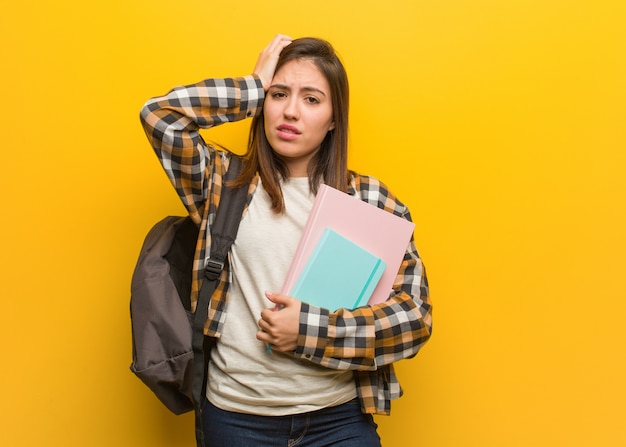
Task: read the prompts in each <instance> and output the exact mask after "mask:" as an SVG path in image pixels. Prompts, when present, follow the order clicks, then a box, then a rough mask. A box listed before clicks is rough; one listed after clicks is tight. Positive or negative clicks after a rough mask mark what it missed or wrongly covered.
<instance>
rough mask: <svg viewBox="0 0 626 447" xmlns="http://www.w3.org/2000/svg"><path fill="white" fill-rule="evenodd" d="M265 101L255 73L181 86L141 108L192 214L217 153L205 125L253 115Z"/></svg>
mask: <svg viewBox="0 0 626 447" xmlns="http://www.w3.org/2000/svg"><path fill="white" fill-rule="evenodd" d="M263 100H264V93H263V88H262V85H261V83H260V80H259V78H258V77H257V76H254V75H250V76H246V77H242V78H226V79H207V80H205V81H202V82H199V83H196V84H192V85H188V86H184V87H176V88H174V89H172V90H171V91H170V92H169V93H167V94H166V95H164V96H158V97H155V98H152V99H150V100H149V101H148V102H146V104H145V105H144V106H143V108H142V109H141V113H140V118H141V123H142V125H143V127H144V130H145V132H146V135H147V137H148V140H149V141H150V144H151V145H152V147H153V149H154V151H155V153H156V155H157V156H158V158H159V160H160V161H161V164H162V165H163V168H164V169H165V171H166V173H167V175H168V177H169V178H170V181H171V182H172V184H173V185H174V187H175V188H176V190H177V192H178V194H179V196H180V197H181V199H182V200H183V202H184V204H185V206H186V207H187V208H188V209H189V211H190V214H192V215H193V214H194V211H197V208H198V207H199V206H201V205H202V204H203V203H204V201H205V200H206V196H207V188H208V185H207V182H208V181H209V179H207V178H206V177H207V176H206V175H205V173H206V172H207V166H209V165H211V164H212V163H213V157H214V151H213V150H212V148H211V147H209V146H207V144H206V143H205V142H204V140H203V139H202V137H201V135H200V129H207V128H210V127H213V126H216V125H219V124H222V123H225V122H232V121H237V120H241V119H244V118H247V117H251V116H254V115H256V114H257V113H258V112H259V111H260V109H261V106H262V104H263Z"/></svg>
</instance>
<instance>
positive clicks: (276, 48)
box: [254, 34, 293, 91]
mask: <svg viewBox="0 0 626 447" xmlns="http://www.w3.org/2000/svg"><path fill="white" fill-rule="evenodd" d="M292 40H293V39H292V38H291V37H289V36H285V35H283V34H278V35H277V36H276V37H274V38H273V39H272V41H271V42H270V43H269V44H268V45H267V46H266V47H265V48H264V49H263V51H261V54H259V58H258V60H257V61H256V65H255V66H254V74H256V75H257V76H258V77H259V78H260V79H261V83H262V84H263V90H265V91H267V89H268V88H269V87H270V83H271V82H272V78H273V77H274V71H276V64H277V63H278V57H279V56H280V52H281V51H283V48H285V47H286V46H287V45H289V44H290V43H291V41H292Z"/></svg>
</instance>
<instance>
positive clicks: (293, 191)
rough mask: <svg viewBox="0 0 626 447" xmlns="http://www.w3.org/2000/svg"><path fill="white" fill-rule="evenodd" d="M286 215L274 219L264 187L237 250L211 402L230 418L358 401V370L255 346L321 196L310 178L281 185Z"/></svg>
mask: <svg viewBox="0 0 626 447" xmlns="http://www.w3.org/2000/svg"><path fill="white" fill-rule="evenodd" d="M281 186H282V191H283V197H284V200H285V209H286V211H285V213H283V214H275V213H274V212H273V211H272V210H271V209H270V207H271V202H270V198H269V195H268V194H267V192H266V191H265V189H264V188H263V185H262V184H261V183H259V186H258V188H257V191H256V192H255V194H254V198H253V199H252V202H251V203H250V206H249V208H248V211H247V213H246V215H245V216H244V218H243V220H242V221H241V224H240V227H239V232H238V233H237V238H236V240H235V243H234V244H233V246H232V250H231V256H230V265H231V269H232V272H233V283H232V284H231V286H230V298H229V301H228V310H227V317H226V322H225V324H224V330H223V333H222V337H221V338H220V339H219V340H218V343H217V345H216V347H215V348H214V349H213V351H212V353H211V361H210V362H209V375H208V385H207V398H208V399H209V401H211V403H213V405H215V406H217V407H219V408H222V409H224V410H228V411H235V412H240V413H251V414H258V415H286V414H297V413H303V412H307V411H313V410H317V409H320V408H325V407H329V406H334V405H339V404H342V403H344V402H347V401H349V400H351V399H353V398H355V397H356V395H357V394H356V388H355V384H354V379H353V374H352V372H351V371H337V370H332V369H328V368H324V367H321V366H318V365H315V364H313V363H311V362H308V361H305V360H300V359H296V358H294V357H293V356H292V355H291V354H288V353H286V354H285V353H280V352H278V351H272V352H271V353H270V354H266V349H267V346H266V345H265V343H263V342H260V341H259V340H257V339H256V333H257V331H258V321H259V319H260V317H261V310H263V309H265V308H268V307H273V304H272V303H271V302H270V301H269V300H268V299H267V298H266V297H265V295H264V292H265V291H266V290H269V291H273V292H280V289H281V287H282V284H283V281H284V279H285V276H286V275H287V270H288V269H289V265H290V263H291V259H292V257H293V254H294V252H295V250H296V247H297V245H298V241H299V240H300V236H301V234H302V230H303V228H304V225H305V223H306V219H307V217H308V215H309V212H310V210H311V206H312V204H313V200H314V196H313V194H311V193H310V190H309V179H308V178H304V177H303V178H292V179H289V180H288V181H287V182H284V183H283V184H282V185H281Z"/></svg>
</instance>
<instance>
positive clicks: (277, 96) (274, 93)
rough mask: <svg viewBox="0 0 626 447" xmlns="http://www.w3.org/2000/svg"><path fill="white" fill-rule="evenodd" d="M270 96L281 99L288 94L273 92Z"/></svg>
mask: <svg viewBox="0 0 626 447" xmlns="http://www.w3.org/2000/svg"><path fill="white" fill-rule="evenodd" d="M270 96H271V97H272V98H274V99H280V98H284V97H286V96H287V95H286V94H285V93H284V92H272V93H271V94H270Z"/></svg>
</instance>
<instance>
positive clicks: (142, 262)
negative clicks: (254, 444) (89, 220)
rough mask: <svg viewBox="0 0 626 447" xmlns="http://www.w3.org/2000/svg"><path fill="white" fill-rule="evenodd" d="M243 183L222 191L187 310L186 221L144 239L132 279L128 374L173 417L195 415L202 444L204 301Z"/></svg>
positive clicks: (232, 171)
mask: <svg viewBox="0 0 626 447" xmlns="http://www.w3.org/2000/svg"><path fill="white" fill-rule="evenodd" d="M230 163H231V164H230V167H229V169H228V172H227V173H226V175H225V178H224V183H226V182H227V181H229V180H233V179H235V178H236V177H237V175H238V174H239V172H240V170H241V161H240V159H239V157H238V156H235V155H233V156H232V158H231V162H230ZM247 191H248V188H247V186H242V187H238V188H230V187H227V186H226V184H224V185H223V186H222V195H221V197H220V205H219V207H218V210H217V214H216V217H215V222H214V223H213V225H212V230H211V254H210V258H209V261H208V262H207V265H206V267H205V278H204V280H203V281H202V287H201V288H200V293H199V296H198V305H197V307H196V312H195V313H193V314H192V313H191V310H190V309H191V299H190V292H191V278H192V264H193V258H194V252H195V248H196V242H197V240H198V227H197V226H196V225H195V224H194V222H193V221H192V220H191V218H190V217H178V216H169V217H166V218H165V219H163V220H161V221H160V222H158V223H157V224H156V225H155V226H154V227H153V228H152V229H151V230H150V232H149V233H148V234H147V236H146V238H145V240H144V243H143V246H142V248H141V252H140V254H139V259H138V260H137V264H136V266H135V271H134V273H133V276H132V281H131V299H130V315H131V323H132V355H133V360H132V363H131V365H130V369H131V371H132V372H133V373H134V374H135V375H137V377H139V378H140V379H141V380H142V381H143V382H144V383H145V384H146V385H147V386H148V387H149V388H150V389H151V390H152V391H153V392H154V394H155V395H156V397H157V398H158V399H159V400H160V401H161V402H162V403H163V404H164V405H165V406H166V407H167V408H168V409H169V410H170V411H172V412H173V413H175V414H182V413H185V412H188V411H191V410H196V438H197V439H198V445H202V439H201V438H202V433H201V426H199V420H198V417H199V410H200V405H201V403H202V398H203V392H204V388H205V385H206V366H207V360H208V350H209V349H210V347H211V344H212V343H213V342H214V340H213V339H211V338H209V337H205V336H204V332H203V328H204V323H205V321H206V319H207V316H208V303H209V300H210V298H211V295H212V293H213V291H214V290H215V287H216V286H217V283H218V278H219V276H220V273H221V271H222V269H223V267H224V263H225V262H226V261H227V256H228V251H229V250H230V246H231V245H232V243H233V242H234V240H235V237H236V234H237V230H238V228H239V222H240V221H241V215H242V213H243V208H244V206H245V203H246V198H247Z"/></svg>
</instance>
